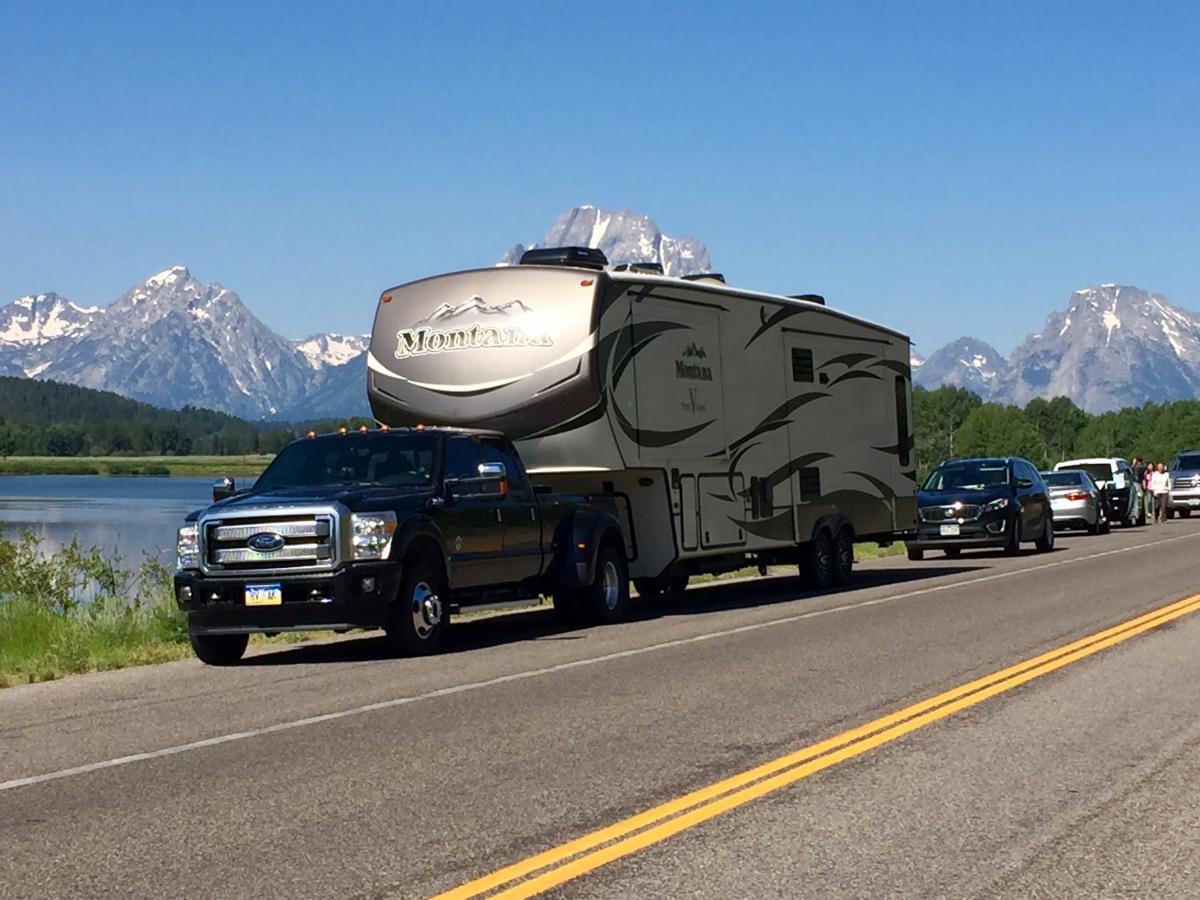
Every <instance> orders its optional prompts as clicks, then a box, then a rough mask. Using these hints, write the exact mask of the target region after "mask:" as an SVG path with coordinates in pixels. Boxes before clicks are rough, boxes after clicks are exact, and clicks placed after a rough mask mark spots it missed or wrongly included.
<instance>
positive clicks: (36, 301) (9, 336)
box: [0, 266, 366, 418]
mask: <svg viewBox="0 0 1200 900" xmlns="http://www.w3.org/2000/svg"><path fill="white" fill-rule="evenodd" d="M365 348H366V338H365V337H360V336H357V335H350V336H347V335H338V334H323V335H313V336H311V337H309V338H306V339H303V340H300V341H289V340H287V339H286V338H283V337H281V336H280V335H278V334H276V333H275V332H274V331H272V330H271V329H270V328H268V327H267V326H266V325H264V324H263V323H262V322H260V321H259V320H258V319H257V318H256V317H255V316H254V315H253V314H252V313H251V312H250V311H249V310H248V309H247V308H246V306H245V305H244V304H243V303H242V301H241V298H240V297H238V295H237V294H236V293H234V292H233V291H231V290H229V289H228V288H225V287H223V286H222V285H220V284H218V283H215V282H214V283H211V284H202V283H201V282H200V281H198V280H197V279H196V278H195V277H194V276H193V275H192V274H191V272H189V271H188V270H187V269H186V268H185V267H183V266H173V267H171V268H169V269H164V270H163V271H161V272H158V273H157V274H155V275H151V276H150V277H149V278H147V279H145V280H144V281H142V282H140V283H139V284H136V285H134V286H133V287H132V288H130V289H129V290H128V291H126V292H125V293H124V294H122V295H121V296H120V297H118V298H117V299H116V300H114V301H113V303H112V304H111V305H110V306H108V307H103V308H100V307H88V308H84V307H80V306H78V305H77V304H75V303H72V302H71V301H69V300H67V299H66V298H63V297H59V296H58V295H56V294H39V295H36V296H32V297H21V298H18V299H17V300H15V301H14V302H13V303H10V304H8V305H7V306H4V307H0V372H2V373H5V374H15V375H24V376H26V377H35V378H46V379H52V380H55V381H63V382H67V383H70V384H77V385H80V386H82V387H91V388H98V389H103V390H112V391H115V392H117V393H120V394H122V395H124V396H127V397H131V398H133V399H135V400H142V401H145V402H147V403H153V404H155V405H156V406H162V407H173V408H178V407H181V406H185V405H190V406H203V407H209V408H213V409H220V410H224V411H227V412H231V413H234V414H236V415H240V416H243V417H247V418H270V417H272V416H275V415H277V414H279V412H280V411H281V409H282V408H283V406H284V404H285V403H287V402H288V401H289V400H291V399H293V398H299V397H303V396H304V395H306V394H308V393H309V392H311V391H313V390H315V389H317V388H318V387H319V386H320V385H321V384H322V382H324V381H325V380H327V379H328V377H329V373H330V371H331V370H334V369H337V368H338V367H340V366H343V365H347V364H349V363H350V361H351V360H354V359H357V358H359V357H360V356H361V355H362V353H363V351H364V350H365ZM359 374H360V381H361V372H360V373H359ZM360 393H361V398H360V400H359V402H358V403H357V405H356V407H355V408H354V409H353V411H354V412H359V411H362V410H364V409H365V405H366V403H365V395H366V390H365V387H362V388H361V391H360ZM288 405H291V404H288Z"/></svg>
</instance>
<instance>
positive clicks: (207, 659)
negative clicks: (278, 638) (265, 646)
mask: <svg viewBox="0 0 1200 900" xmlns="http://www.w3.org/2000/svg"><path fill="white" fill-rule="evenodd" d="M188 641H189V642H190V643H191V645H192V650H193V651H194V652H195V654H196V657H197V658H198V659H199V660H200V661H201V662H203V663H207V664H208V665H210V666H232V665H234V664H235V663H236V662H237V661H238V660H239V659H241V658H242V654H243V653H245V652H246V645H247V644H248V643H250V635H248V634H193V633H192V632H190V631H189V632H188Z"/></svg>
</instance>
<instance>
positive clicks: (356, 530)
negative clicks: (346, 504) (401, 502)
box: [350, 512, 396, 560]
mask: <svg viewBox="0 0 1200 900" xmlns="http://www.w3.org/2000/svg"><path fill="white" fill-rule="evenodd" d="M350 533H351V539H350V544H351V546H352V547H353V548H354V558H355V559H356V560H358V559H386V558H387V555H388V551H390V550H391V549H392V535H393V534H395V533H396V514H395V513H394V512H377V513H354V515H352V516H351V517H350Z"/></svg>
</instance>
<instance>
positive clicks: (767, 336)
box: [367, 251, 916, 590]
mask: <svg viewBox="0 0 1200 900" xmlns="http://www.w3.org/2000/svg"><path fill="white" fill-rule="evenodd" d="M586 253H587V252H586V251H579V252H578V253H577V254H575V256H569V255H568V256H567V257H566V259H567V261H568V262H567V264H564V265H545V264H542V265H517V266H511V267H499V268H489V269H476V270H471V271H464V272H455V273H451V274H447V275H439V276H436V277H433V278H426V279H423V280H420V281H414V282H411V283H408V284H403V285H400V286H399V287H395V288H391V289H389V290H387V291H385V292H384V293H383V294H382V295H381V296H380V301H379V307H378V310H377V312H376V316H375V324H374V328H373V331H372V335H371V346H370V352H369V355H368V362H367V365H368V395H369V398H370V402H371V407H372V410H373V413H374V415H375V417H376V418H377V419H378V420H379V421H380V422H381V423H383V424H385V425H390V426H396V425H415V424H420V423H426V424H437V425H458V426H471V427H487V428H493V429H499V430H501V431H504V432H506V433H507V434H508V435H509V436H510V437H511V438H512V439H513V440H514V441H515V442H516V444H517V447H518V448H519V451H520V453H521V456H522V457H523V459H524V460H525V463H526V466H527V467H528V468H529V469H530V471H531V472H532V473H533V474H534V475H535V477H536V478H537V479H538V480H539V481H541V482H544V483H548V484H550V485H552V486H553V487H554V488H555V489H557V490H562V491H569V492H575V493H583V494H587V495H590V496H592V497H594V498H599V497H604V496H606V497H610V498H612V500H613V502H614V504H615V505H617V506H618V507H620V512H621V513H622V515H623V516H624V517H625V520H626V522H627V527H628V534H627V535H626V537H627V552H628V555H629V562H630V572H631V574H632V575H633V576H634V578H635V582H637V583H638V585H639V588H640V589H641V590H647V589H652V588H654V587H655V586H657V587H659V588H660V589H665V588H666V586H667V585H669V584H671V583H672V582H675V583H677V582H678V581H679V580H681V579H683V578H684V576H686V575H687V574H688V573H694V572H700V571H723V570H730V569H733V568H738V567H741V566H745V565H747V564H749V563H752V562H757V563H759V564H760V565H761V564H766V563H774V562H782V561H788V562H798V563H799V564H800V567H801V572H802V574H808V575H809V576H810V580H811V581H813V583H814V584H816V585H818V586H823V585H824V584H827V583H828V582H829V581H831V580H832V581H834V582H836V581H840V580H843V579H844V578H845V577H848V575H849V569H850V562H851V559H852V553H853V549H852V543H851V542H852V541H861V540H884V541H886V540H890V539H892V538H893V536H894V535H896V533H897V532H902V531H907V530H910V529H912V528H913V527H914V525H915V517H916V503H915V499H914V487H915V483H914V481H915V468H916V465H915V462H916V461H915V459H914V455H913V432H912V416H911V370H910V365H909V340H908V338H907V337H906V336H905V335H903V334H900V333H899V332H896V331H892V330H891V329H888V328H884V327H882V326H879V325H875V324H872V323H870V322H866V321H863V320H862V319H858V318H855V317H854V316H850V315H847V314H845V313H841V312H837V311H836V310H833V309H829V308H827V307H826V306H824V304H823V301H822V300H821V298H819V297H813V296H811V295H809V296H807V298H803V299H802V298H791V297H783V296H776V295H771V294H764V293H756V292H753V291H746V290H740V289H735V288H733V287H729V286H727V285H725V284H724V283H723V282H722V280H721V279H720V276H711V277H694V278H689V279H682V278H671V277H662V276H660V275H655V274H650V273H648V272H645V271H639V270H638V269H637V267H632V268H630V267H623V268H624V270H623V271H617V270H614V269H612V268H601V267H600V266H602V265H603V257H602V255H600V260H601V262H600V263H599V264H598V265H596V264H594V263H592V259H594V258H595V256H596V255H597V251H591V253H590V256H591V258H592V259H588V258H586ZM580 257H582V258H583V264H580V263H576V262H573V261H572V260H574V259H576V258H580ZM592 265H596V267H591V266H592Z"/></svg>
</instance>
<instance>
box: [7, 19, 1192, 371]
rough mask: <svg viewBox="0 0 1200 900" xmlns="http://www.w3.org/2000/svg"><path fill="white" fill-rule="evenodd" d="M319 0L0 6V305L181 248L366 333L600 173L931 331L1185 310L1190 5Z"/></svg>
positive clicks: (1024, 327)
mask: <svg viewBox="0 0 1200 900" xmlns="http://www.w3.org/2000/svg"><path fill="white" fill-rule="evenodd" d="M338 6H344V7H345V8H344V9H336V8H334V7H335V5H334V4H324V5H315V4H314V5H311V6H308V7H306V6H304V5H301V4H295V5H293V4H283V3H279V4H270V3H252V4H240V3H239V4H232V3H231V4H223V3H218V2H208V3H170V4H168V3H165V2H163V3H106V4H68V3H54V4H48V3H38V2H19V0H8V2H6V3H4V4H2V5H0V58H2V59H3V60H4V64H3V67H4V68H3V76H2V77H0V135H2V138H0V248H2V249H0V301H2V302H7V301H8V300H11V299H13V298H14V297H16V296H18V295H20V294H24V293H30V292H36V291H45V290H56V291H58V292H60V293H63V294H65V295H67V296H70V297H72V298H73V299H76V300H78V301H80V302H84V303H102V304H103V303H108V302H110V301H111V300H112V299H114V298H115V297H116V296H117V295H119V294H120V293H121V292H122V291H123V290H125V289H126V288H127V287H129V286H130V285H131V284H133V283H134V282H136V281H138V280H140V279H141V278H144V277H145V276H147V275H149V274H152V273H153V272H156V271H158V270H160V269H162V268H165V267H166V266H169V265H173V264H184V265H187V266H189V267H190V268H191V270H192V271H193V273H194V274H195V275H196V276H197V277H199V278H201V279H202V280H204V281H210V280H216V281H220V282H221V283H222V284H224V285H226V286H227V287H230V288H232V289H233V290H236V291H237V292H238V293H239V294H240V295H241V296H242V298H243V300H245V302H246V303H247V305H248V306H249V307H250V308H251V309H252V310H253V311H254V312H255V313H256V314H257V315H258V316H259V317H260V318H262V319H263V320H264V321H265V322H267V324H269V325H271V326H272V327H274V328H276V329H277V330H279V331H281V332H282V333H284V334H286V335H288V336H290V337H298V336H301V335H303V334H307V333H310V332H315V331H327V330H336V331H365V330H367V329H369V327H370V318H371V315H372V313H373V310H374V301H375V298H376V297H377V296H378V293H379V291H380V289H381V288H382V287H385V286H388V285H390V284H394V283H398V282H401V281H405V280H408V279H411V278H416V277H420V276H423V275H428V274H432V273H436V272H440V271H447V270H451V269H456V268H467V267H471V266H475V265H480V264H489V263H491V262H493V261H495V259H496V258H497V257H498V256H499V255H500V254H501V253H502V252H503V251H504V250H505V249H506V248H507V247H509V246H510V245H511V244H513V243H515V242H517V241H527V240H531V239H537V238H540V236H541V235H542V233H543V232H544V231H545V229H546V228H547V227H548V226H549V225H550V223H551V222H552V221H553V220H554V219H555V217H556V216H557V215H558V214H559V213H560V212H562V211H563V210H564V209H566V208H568V207H570V206H573V205H577V204H580V203H590V204H593V205H597V206H601V207H605V208H617V207H629V208H633V209H636V210H639V211H641V212H645V213H647V214H649V215H650V216H652V217H653V218H654V219H655V220H656V221H657V222H658V224H659V225H660V227H662V228H663V230H664V231H666V232H668V233H672V234H681V233H689V234H692V235H694V236H696V237H698V238H700V239H701V240H702V241H704V242H705V243H706V244H707V246H708V248H709V252H710V254H711V256H712V259H713V262H714V264H715V265H716V267H717V268H718V269H720V270H721V271H723V272H725V273H726V274H727V275H728V276H729V278H730V280H731V281H733V282H735V283H737V284H741V285H745V286H747V287H753V288H757V289H765V290H773V291H779V292H782V293H798V292H801V291H815V292H818V293H822V294H825V295H826V297H827V298H828V299H829V302H830V303H831V305H835V306H837V307H839V308H843V309H846V310H849V311H851V312H854V313H857V314H860V315H864V316H867V317H869V318H873V319H877V320H880V321H883V322H886V323H887V324H889V325H892V326H895V327H897V328H900V329H903V330H906V331H908V332H909V333H910V334H911V335H912V336H913V340H914V342H915V343H916V345H917V347H918V348H919V349H921V350H922V351H924V352H929V351H930V350H932V349H934V348H935V347H936V346H938V345H940V344H942V343H944V342H946V341H948V340H951V339H953V338H955V337H957V336H959V335H961V334H971V335H974V336H977V337H980V338H983V339H985V340H988V341H989V342H991V343H993V344H994V345H995V346H996V347H997V348H998V349H999V350H1001V351H1002V352H1005V353H1007V352H1008V351H1009V350H1010V349H1011V348H1012V346H1013V345H1014V344H1015V343H1016V342H1017V341H1018V340H1019V339H1020V338H1021V337H1022V336H1023V335H1024V334H1025V333H1026V332H1029V331H1034V330H1037V328H1038V327H1039V326H1040V325H1041V322H1042V320H1043V318H1044V316H1045V315H1046V313H1047V312H1049V310H1050V309H1052V308H1056V307H1062V306H1064V305H1065V303H1066V300H1067V296H1068V294H1069V293H1070V292H1071V291H1072V290H1073V289H1075V288H1077V287H1081V286H1083V285H1086V284H1091V283H1097V282H1107V281H1117V282H1121V283H1131V284H1136V285H1138V286H1140V287H1143V288H1146V289H1148V290H1154V291H1159V292H1161V293H1163V294H1165V295H1166V296H1167V297H1168V298H1169V299H1170V300H1172V301H1173V302H1175V303H1176V304H1179V305H1182V306H1184V307H1187V308H1189V309H1193V310H1195V309H1198V308H1200V246H1198V245H1200V241H1198V238H1200V225H1198V216H1200V114H1198V111H1200V52H1197V48H1198V47H1200V8H1198V7H1196V6H1195V5H1194V4H1187V3H1180V4H1176V5H1171V4H1166V3H1162V4H1152V5H1146V6H1142V5H1140V4H1136V5H1135V4H1128V3H1111V4H1110V3H1082V2H1080V3H1074V4H1071V3H1058V4H1044V3H1028V4H1025V3H1001V4H982V3H962V2H956V3H927V4H921V5H909V4H884V3H878V4H855V3H846V4H830V3H813V4H761V5H758V4H753V3H742V4H738V5H737V6H736V7H732V8H733V9H736V13H731V12H730V11H729V9H730V8H731V7H728V6H726V5H724V4H712V5H708V4H703V3H688V4H670V3H659V4H629V5H626V4H621V3H611V2H609V3H603V4H543V3H537V2H533V3H524V4H504V5H500V4H478V5H475V4H454V3H446V4H407V3H381V4H372V3H365V2H356V3H347V4H339V5H338ZM1051 7H1052V8H1051ZM1135 7H1141V8H1140V9H1139V8H1135Z"/></svg>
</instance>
